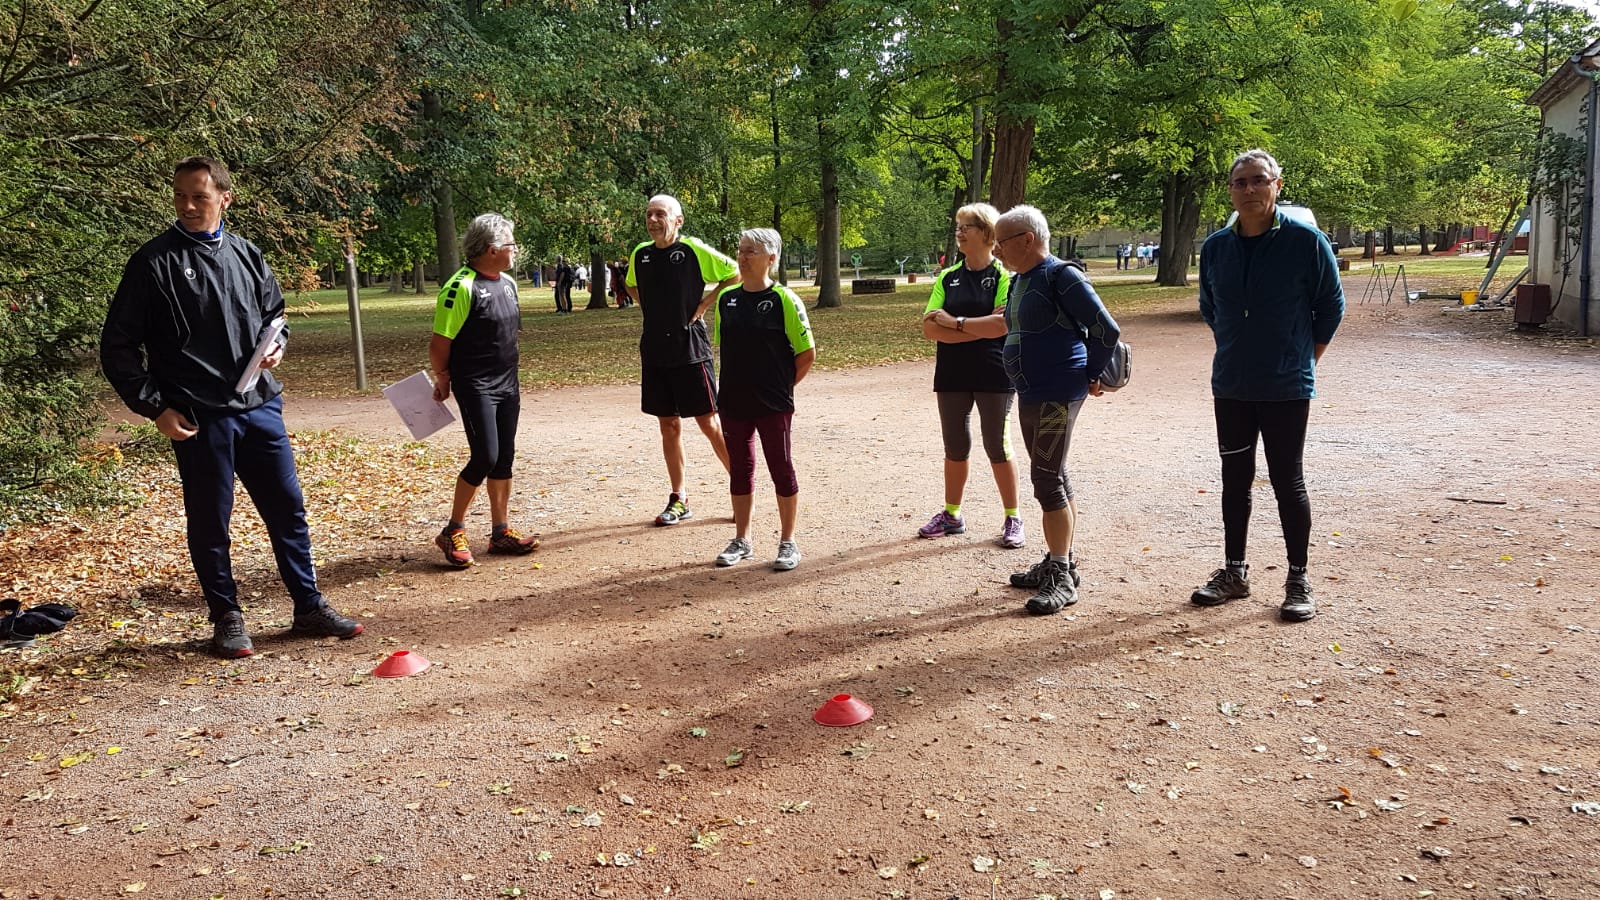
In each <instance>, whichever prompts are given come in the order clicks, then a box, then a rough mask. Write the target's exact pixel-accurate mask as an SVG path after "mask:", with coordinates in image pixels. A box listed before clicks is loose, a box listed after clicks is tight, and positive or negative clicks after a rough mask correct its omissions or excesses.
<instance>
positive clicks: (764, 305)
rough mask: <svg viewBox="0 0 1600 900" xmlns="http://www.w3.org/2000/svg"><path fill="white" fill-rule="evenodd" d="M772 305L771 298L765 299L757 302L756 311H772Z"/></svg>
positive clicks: (763, 312)
mask: <svg viewBox="0 0 1600 900" xmlns="http://www.w3.org/2000/svg"><path fill="white" fill-rule="evenodd" d="M772 305H773V304H772V301H771V300H763V301H761V302H760V303H757V304H756V312H758V313H762V314H765V313H769V312H772Z"/></svg>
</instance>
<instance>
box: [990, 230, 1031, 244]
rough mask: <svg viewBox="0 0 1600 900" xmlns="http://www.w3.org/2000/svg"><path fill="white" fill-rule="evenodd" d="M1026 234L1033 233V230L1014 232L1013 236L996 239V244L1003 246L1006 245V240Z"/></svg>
mask: <svg viewBox="0 0 1600 900" xmlns="http://www.w3.org/2000/svg"><path fill="white" fill-rule="evenodd" d="M1025 234H1033V232H1031V231H1019V232H1017V233H1016V234H1013V235H1012V236H1011V237H1003V238H1001V239H1000V240H998V241H995V242H994V245H995V246H996V247H1003V246H1005V243H1006V241H1014V240H1016V239H1017V238H1019V237H1022V236H1023V235H1025Z"/></svg>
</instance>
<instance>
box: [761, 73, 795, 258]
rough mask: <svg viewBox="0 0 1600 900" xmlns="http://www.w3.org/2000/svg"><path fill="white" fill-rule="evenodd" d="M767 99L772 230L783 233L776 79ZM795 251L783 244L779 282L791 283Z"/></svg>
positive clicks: (780, 130) (780, 143)
mask: <svg viewBox="0 0 1600 900" xmlns="http://www.w3.org/2000/svg"><path fill="white" fill-rule="evenodd" d="M767 99H768V100H770V101H771V104H772V107H771V110H772V230H773V231H776V232H777V233H779V234H783V195H782V194H781V193H779V191H778V185H779V184H781V183H782V179H783V131H782V128H781V127H780V126H781V125H782V122H783V120H782V119H781V118H780V117H779V116H778V83H777V82H776V81H774V82H773V83H772V85H771V86H770V87H769V88H768V89H767ZM791 253H793V251H792V250H791V249H790V246H789V244H787V243H785V244H784V245H783V252H782V253H781V254H779V255H778V283H779V284H788V283H789V258H790V254H791Z"/></svg>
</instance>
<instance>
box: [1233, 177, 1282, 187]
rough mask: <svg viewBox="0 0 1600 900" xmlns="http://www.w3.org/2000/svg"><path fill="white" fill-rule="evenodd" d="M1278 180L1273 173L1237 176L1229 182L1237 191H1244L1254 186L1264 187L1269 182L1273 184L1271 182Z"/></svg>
mask: <svg viewBox="0 0 1600 900" xmlns="http://www.w3.org/2000/svg"><path fill="white" fill-rule="evenodd" d="M1277 180H1278V179H1276V178H1274V177H1273V176H1271V175H1255V176H1252V177H1250V178H1235V179H1232V180H1231V181H1229V182H1228V187H1231V188H1233V189H1234V190H1236V191H1242V190H1244V189H1245V188H1252V187H1253V188H1264V187H1266V186H1267V185H1269V184H1271V183H1273V182H1274V181H1277Z"/></svg>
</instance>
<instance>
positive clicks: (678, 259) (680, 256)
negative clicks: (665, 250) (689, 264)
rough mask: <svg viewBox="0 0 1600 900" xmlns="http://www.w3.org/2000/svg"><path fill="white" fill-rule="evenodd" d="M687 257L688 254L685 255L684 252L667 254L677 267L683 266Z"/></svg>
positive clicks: (677, 251)
mask: <svg viewBox="0 0 1600 900" xmlns="http://www.w3.org/2000/svg"><path fill="white" fill-rule="evenodd" d="M687 255H688V254H686V253H684V252H683V251H682V250H674V251H672V252H671V253H669V254H667V259H668V260H669V261H670V262H671V263H672V264H673V265H675V266H677V265H682V264H683V260H684V257H685V256H687Z"/></svg>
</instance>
